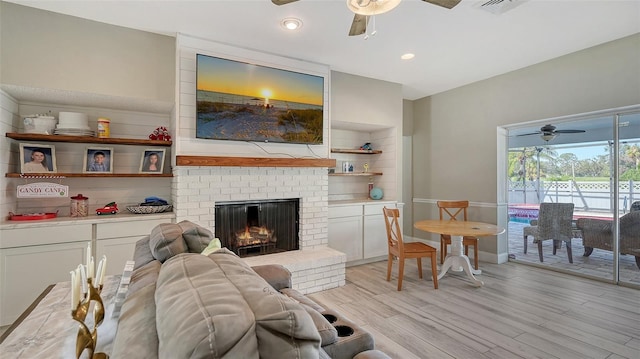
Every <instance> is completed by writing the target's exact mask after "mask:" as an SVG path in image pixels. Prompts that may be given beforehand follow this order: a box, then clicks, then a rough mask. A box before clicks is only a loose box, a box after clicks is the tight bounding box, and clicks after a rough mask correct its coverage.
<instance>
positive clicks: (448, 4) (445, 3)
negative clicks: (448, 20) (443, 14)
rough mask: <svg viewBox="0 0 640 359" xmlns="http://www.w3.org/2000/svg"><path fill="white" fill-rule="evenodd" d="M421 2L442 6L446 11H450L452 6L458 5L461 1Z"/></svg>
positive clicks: (435, 0) (427, 0) (437, 0)
mask: <svg viewBox="0 0 640 359" xmlns="http://www.w3.org/2000/svg"><path fill="white" fill-rule="evenodd" d="M422 1H424V2H428V3H429V4H433V5H438V6H442V7H445V8H447V9H451V8H453V7H454V6H456V5H458V4H459V3H460V1H462V0H422Z"/></svg>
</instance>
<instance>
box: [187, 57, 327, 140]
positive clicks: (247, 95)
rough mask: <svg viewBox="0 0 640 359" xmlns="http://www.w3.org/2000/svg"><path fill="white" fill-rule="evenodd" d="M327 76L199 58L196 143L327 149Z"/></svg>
mask: <svg viewBox="0 0 640 359" xmlns="http://www.w3.org/2000/svg"><path fill="white" fill-rule="evenodd" d="M324 83H325V81H324V77H322V76H316V75H310V74H305V73H300V72H294V71H288V70H282V69H277V68H273V67H266V66H261V65H255V64H250V63H246V62H240V61H235V60H229V59H223V58H219V57H214V56H208V55H202V54H197V58H196V102H197V103H196V108H197V111H196V138H202V139H212V140H232V141H254V142H279V143H300V144H322V141H323V125H324V123H323V119H324V113H323V111H324Z"/></svg>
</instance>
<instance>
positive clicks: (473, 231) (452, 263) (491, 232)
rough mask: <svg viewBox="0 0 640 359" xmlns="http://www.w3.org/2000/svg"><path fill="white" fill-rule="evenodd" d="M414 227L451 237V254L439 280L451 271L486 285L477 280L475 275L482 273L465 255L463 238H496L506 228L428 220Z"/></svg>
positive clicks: (478, 284)
mask: <svg viewBox="0 0 640 359" xmlns="http://www.w3.org/2000/svg"><path fill="white" fill-rule="evenodd" d="M414 227H415V228H417V229H419V230H421V231H425V232H431V233H438V234H448V235H450V236H451V252H450V253H449V254H447V257H446V258H445V260H444V263H443V264H442V267H441V268H440V273H439V274H438V280H440V278H442V277H443V276H444V275H445V274H446V273H447V271H449V269H451V270H452V271H454V272H461V271H463V270H464V272H465V273H466V274H467V277H469V279H470V280H471V282H472V283H473V284H474V285H476V286H478V287H480V286H482V285H484V283H483V282H482V281H481V280H479V279H477V278H476V277H475V276H474V275H477V274H481V273H482V271H481V270H478V269H473V267H472V266H471V263H470V262H469V257H467V256H466V255H465V254H464V251H463V250H462V238H463V237H464V236H473V237H476V238H477V237H484V236H495V235H498V234H500V233H503V232H504V228H502V227H498V226H496V225H495V224H489V223H483V222H471V221H452V220H438V219H427V220H422V221H418V222H416V223H415V224H414Z"/></svg>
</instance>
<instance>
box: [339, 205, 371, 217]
mask: <svg viewBox="0 0 640 359" xmlns="http://www.w3.org/2000/svg"><path fill="white" fill-rule="evenodd" d="M380 211H382V210H380ZM381 213H382V212H381ZM353 216H362V205H359V204H358V205H351V206H335V207H331V206H329V218H340V217H353Z"/></svg>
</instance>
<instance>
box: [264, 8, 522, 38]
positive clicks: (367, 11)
mask: <svg viewBox="0 0 640 359" xmlns="http://www.w3.org/2000/svg"><path fill="white" fill-rule="evenodd" d="M297 1H298V0H271V2H272V3H274V4H275V5H286V4H289V3H292V2H297ZM346 1H347V8H349V10H351V12H353V13H354V14H355V15H354V17H353V22H352V23H351V28H350V30H349V36H358V35H362V34H365V40H366V39H368V38H369V36H373V35H375V34H376V30H375V21H374V22H373V23H374V29H373V31H372V32H371V33H367V25H368V22H369V16H375V15H379V14H384V13H385V12H389V11H391V10H393V9H394V8H395V7H396V6H398V5H399V4H400V1H402V0H346ZM422 1H423V2H426V3H429V4H433V5H437V6H441V7H444V8H446V9H451V8H453V7H454V6H456V5H458V3H460V1H462V0H422ZM503 1H504V0H503ZM509 1H511V0H509ZM523 1H526V0H523ZM300 25H302V22H300ZM283 26H284V24H283Z"/></svg>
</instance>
